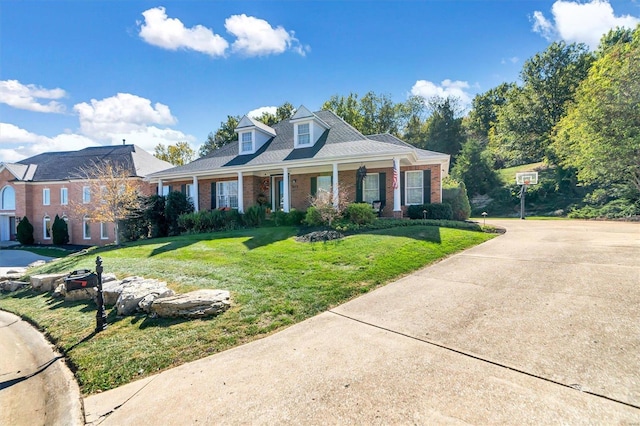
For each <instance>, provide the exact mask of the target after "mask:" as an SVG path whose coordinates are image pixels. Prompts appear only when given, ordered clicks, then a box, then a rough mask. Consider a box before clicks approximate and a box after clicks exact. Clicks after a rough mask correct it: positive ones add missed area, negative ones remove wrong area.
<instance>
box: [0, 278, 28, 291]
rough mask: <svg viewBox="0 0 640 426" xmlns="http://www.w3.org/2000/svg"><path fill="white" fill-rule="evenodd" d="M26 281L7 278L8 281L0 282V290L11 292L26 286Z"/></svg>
mask: <svg viewBox="0 0 640 426" xmlns="http://www.w3.org/2000/svg"><path fill="white" fill-rule="evenodd" d="M28 285H29V284H28V283H25V282H23V281H13V280H9V281H2V282H0V291H4V292H9V293H10V292H12V291H16V290H18V289H21V288H22V287H26V286H28Z"/></svg>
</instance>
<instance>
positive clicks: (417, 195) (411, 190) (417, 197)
mask: <svg viewBox="0 0 640 426" xmlns="http://www.w3.org/2000/svg"><path fill="white" fill-rule="evenodd" d="M422 176H423V174H422V171H421V170H417V171H412V172H406V174H405V180H406V197H407V199H406V204H407V205H410V204H422V203H423V200H422V193H423V190H422Z"/></svg>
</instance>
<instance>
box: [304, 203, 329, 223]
mask: <svg viewBox="0 0 640 426" xmlns="http://www.w3.org/2000/svg"><path fill="white" fill-rule="evenodd" d="M304 224H305V225H307V226H321V225H324V220H322V215H321V214H320V212H319V211H318V209H317V208H315V207H313V206H311V207H309V208H308V209H307V213H306V214H305V216H304Z"/></svg>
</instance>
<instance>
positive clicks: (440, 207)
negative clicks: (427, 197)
mask: <svg viewBox="0 0 640 426" xmlns="http://www.w3.org/2000/svg"><path fill="white" fill-rule="evenodd" d="M425 214H426V217H425ZM407 216H409V219H432V220H452V219H453V210H452V208H451V205H450V204H444V203H427V204H417V205H413V206H409V207H407Z"/></svg>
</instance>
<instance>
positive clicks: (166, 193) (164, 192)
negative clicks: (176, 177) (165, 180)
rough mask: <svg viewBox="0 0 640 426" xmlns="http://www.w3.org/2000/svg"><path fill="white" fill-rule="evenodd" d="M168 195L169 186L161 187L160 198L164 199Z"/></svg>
mask: <svg viewBox="0 0 640 426" xmlns="http://www.w3.org/2000/svg"><path fill="white" fill-rule="evenodd" d="M167 195H169V185H162V196H163V197H166V196H167Z"/></svg>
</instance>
